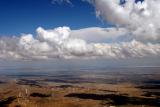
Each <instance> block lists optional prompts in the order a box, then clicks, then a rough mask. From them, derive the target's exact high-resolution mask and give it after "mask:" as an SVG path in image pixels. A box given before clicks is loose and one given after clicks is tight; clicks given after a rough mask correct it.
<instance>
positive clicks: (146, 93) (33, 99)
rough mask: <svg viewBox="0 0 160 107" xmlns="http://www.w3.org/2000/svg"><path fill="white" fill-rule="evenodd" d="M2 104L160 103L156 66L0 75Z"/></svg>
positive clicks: (69, 106)
mask: <svg viewBox="0 0 160 107" xmlns="http://www.w3.org/2000/svg"><path fill="white" fill-rule="evenodd" d="M0 77H1V78H0V105H1V106H2V107H3V106H4V107H6V106H8V107H17V106H18V107H24V106H27V107H35V106H36V105H37V106H45V107H53V106H56V107H75V106H76V107H77V106H78V107H88V106H92V107H103V106H111V105H112V106H123V107H125V106H126V107H130V106H131V107H132V106H137V107H138V106H139V107H141V105H145V106H149V107H158V106H160V100H159V99H160V91H159V90H160V73H159V68H156V67H155V68H152V67H151V68H145V67H141V68H134V69H128V68H118V69H109V70H97V71H94V70H93V71H91V70H83V71H79V70H77V71H76V70H75V71H56V72H48V73H42V72H40V73H38V72H32V73H31V71H30V72H17V73H9V74H3V75H1V76H0Z"/></svg>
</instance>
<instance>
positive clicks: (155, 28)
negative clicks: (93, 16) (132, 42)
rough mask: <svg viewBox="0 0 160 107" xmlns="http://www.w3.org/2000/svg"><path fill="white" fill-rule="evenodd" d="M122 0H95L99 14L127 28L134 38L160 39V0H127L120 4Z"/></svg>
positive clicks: (140, 39)
mask: <svg viewBox="0 0 160 107" xmlns="http://www.w3.org/2000/svg"><path fill="white" fill-rule="evenodd" d="M119 2H120V0H95V7H96V10H97V12H96V13H97V16H101V17H103V18H104V19H105V20H107V21H109V22H111V23H113V24H115V25H117V26H123V27H125V28H127V29H128V30H129V31H130V32H131V33H132V35H133V36H134V39H136V40H139V41H148V40H149V41H158V42H159V41H160V35H159V33H160V23H159V19H160V1H159V0H145V1H144V2H142V3H141V2H138V3H135V2H134V0H126V3H125V4H123V5H119Z"/></svg>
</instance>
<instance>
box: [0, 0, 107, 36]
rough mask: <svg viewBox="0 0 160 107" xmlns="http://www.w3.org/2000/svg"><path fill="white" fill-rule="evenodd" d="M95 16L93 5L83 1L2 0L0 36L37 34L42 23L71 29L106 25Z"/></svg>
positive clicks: (52, 26)
mask: <svg viewBox="0 0 160 107" xmlns="http://www.w3.org/2000/svg"><path fill="white" fill-rule="evenodd" d="M104 23H105V22H102V21H100V20H99V19H97V18H96V16H95V9H94V7H93V6H92V5H90V4H89V3H87V2H82V1H81V0H72V4H68V3H65V2H64V3H61V4H59V3H53V1H52V0H38V1H37V0H1V1H0V35H8V36H11V35H20V34H21V33H35V29H36V28H37V27H39V26H41V27H44V28H46V29H49V28H55V27H59V26H69V27H70V28H71V29H80V28H86V27H92V26H95V27H96V26H97V27H106V26H109V25H108V24H104Z"/></svg>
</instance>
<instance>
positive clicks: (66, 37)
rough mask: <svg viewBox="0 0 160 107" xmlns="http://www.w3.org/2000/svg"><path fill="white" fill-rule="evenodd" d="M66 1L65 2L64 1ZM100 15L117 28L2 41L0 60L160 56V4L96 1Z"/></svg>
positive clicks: (45, 33) (45, 32)
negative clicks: (121, 3)
mask: <svg viewBox="0 0 160 107" xmlns="http://www.w3.org/2000/svg"><path fill="white" fill-rule="evenodd" d="M62 1H63V0H62ZM92 3H95V4H94V5H95V7H96V10H97V11H98V12H97V13H98V15H101V16H102V17H103V18H104V19H105V20H107V21H109V22H111V23H113V24H115V25H117V26H118V27H116V28H98V27H92V28H84V29H79V30H71V29H70V28H69V27H58V28H55V29H50V30H45V29H43V28H42V27H39V28H37V30H36V31H37V35H36V36H33V35H32V34H23V35H22V36H21V37H19V38H18V37H12V38H10V37H2V38H0V58H15V59H52V58H97V57H104V58H130V57H148V56H149V57H151V56H159V55H160V44H159V41H160V35H159V33H160V23H159V19H160V8H159V7H160V1H158V0H152V1H151V0H145V2H143V3H140V2H139V3H137V4H135V3H134V2H133V0H127V1H126V3H125V4H123V5H119V0H95V1H92Z"/></svg>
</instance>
